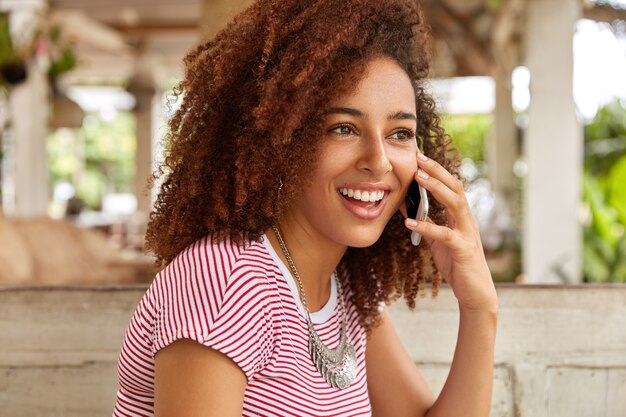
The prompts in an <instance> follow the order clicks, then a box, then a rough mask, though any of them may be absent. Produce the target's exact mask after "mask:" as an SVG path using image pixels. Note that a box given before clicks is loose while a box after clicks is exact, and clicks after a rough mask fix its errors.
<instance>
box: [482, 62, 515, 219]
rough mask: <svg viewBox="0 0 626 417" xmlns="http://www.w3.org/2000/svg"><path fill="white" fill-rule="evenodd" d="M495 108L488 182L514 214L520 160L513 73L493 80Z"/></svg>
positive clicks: (488, 146) (488, 150)
mask: <svg viewBox="0 0 626 417" xmlns="http://www.w3.org/2000/svg"><path fill="white" fill-rule="evenodd" d="M494 81H495V85H496V106H495V108H494V111H493V128H492V131H491V135H490V138H489V140H488V142H487V149H486V150H485V156H486V158H487V167H488V176H489V181H490V182H491V185H492V187H493V190H494V192H495V193H496V195H498V196H500V197H502V198H503V199H504V200H505V201H506V202H507V204H508V206H509V208H510V209H511V210H512V209H513V205H514V203H515V202H514V195H515V177H514V175H513V164H515V160H516V159H517V154H518V150H517V130H516V126H515V120H514V118H513V106H512V92H511V73H510V72H508V71H503V72H498V74H497V75H496V76H495V77H494Z"/></svg>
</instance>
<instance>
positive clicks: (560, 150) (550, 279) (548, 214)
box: [522, 0, 583, 283]
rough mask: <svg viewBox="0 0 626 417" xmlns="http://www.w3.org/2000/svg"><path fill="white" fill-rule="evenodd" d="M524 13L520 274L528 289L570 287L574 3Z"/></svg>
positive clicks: (577, 265) (574, 230)
mask: <svg viewBox="0 0 626 417" xmlns="http://www.w3.org/2000/svg"><path fill="white" fill-rule="evenodd" d="M527 7H528V9H527V22H526V24H527V26H526V61H527V66H528V68H529V70H530V74H531V81H530V95H531V103H530V107H529V109H528V116H529V125H528V128H527V131H526V135H525V143H524V154H525V157H526V161H527V163H528V176H527V177H526V183H525V190H524V202H523V205H524V217H525V218H524V225H523V242H522V255H523V261H522V262H523V273H524V276H525V281H526V282H527V283H563V282H569V283H575V282H579V281H580V280H581V246H582V230H581V227H580V226H579V223H578V217H577V213H578V207H579V201H580V196H581V173H582V162H583V136H582V127H581V125H580V123H579V122H578V120H577V118H576V113H575V104H574V96H573V91H572V90H573V51H572V48H573V33H574V25H575V23H576V21H577V20H578V19H579V18H580V16H581V3H580V1H579V0H529V1H528V3H527Z"/></svg>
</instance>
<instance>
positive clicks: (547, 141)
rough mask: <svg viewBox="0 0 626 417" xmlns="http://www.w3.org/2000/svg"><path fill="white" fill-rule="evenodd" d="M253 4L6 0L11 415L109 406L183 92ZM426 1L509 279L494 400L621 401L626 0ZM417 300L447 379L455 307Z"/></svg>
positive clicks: (497, 276) (470, 182) (453, 123)
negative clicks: (203, 53)
mask: <svg viewBox="0 0 626 417" xmlns="http://www.w3.org/2000/svg"><path fill="white" fill-rule="evenodd" d="M249 3H250V0H175V1H174V0H107V1H103V0H0V150H1V152H0V194H1V198H0V202H1V206H0V409H1V410H2V412H0V414H2V415H7V416H44V415H45V416H81V417H84V416H102V415H110V414H111V411H112V407H113V402H114V398H115V390H116V388H117V368H116V363H117V359H118V355H119V347H120V344H121V341H122V337H123V333H124V330H125V329H126V326H127V325H128V320H129V318H130V317H131V315H132V313H133V311H134V309H135V307H136V305H137V302H138V300H139V299H140V298H141V296H142V295H143V293H144V292H145V289H146V286H147V283H149V282H150V281H151V280H152V278H153V276H154V273H155V270H154V269H153V262H152V259H151V258H150V256H148V255H146V254H144V253H143V235H144V233H145V228H146V219H147V217H148V214H149V212H150V208H151V199H152V197H153V196H152V195H151V193H150V191H149V190H148V188H147V179H148V177H149V176H150V175H151V172H152V171H153V170H154V167H155V166H156V164H157V163H158V162H159V158H160V157H161V154H162V146H163V143H162V139H163V137H164V133H165V129H166V125H165V121H166V120H167V118H168V117H169V115H170V114H171V111H172V108H175V106H176V103H174V102H172V101H171V100H169V98H168V97H169V95H170V92H171V90H172V88H173V87H174V86H175V85H176V84H177V83H178V81H179V80H180V78H181V76H182V58H183V56H184V55H185V54H186V52H187V51H188V50H189V49H190V48H192V47H193V46H194V45H196V44H197V43H198V42H200V41H201V40H202V39H207V38H209V37H211V36H213V35H214V34H215V33H216V32H217V31H218V30H219V29H220V28H222V27H223V26H224V25H225V23H226V22H227V21H228V20H229V19H230V18H231V17H232V16H234V15H235V14H236V13H237V12H238V11H239V10H241V9H243V8H244V7H245V6H246V5H247V4H249ZM421 3H422V5H423V8H424V10H425V13H426V16H427V19H428V20H429V22H430V24H431V26H432V34H433V37H434V42H435V44H434V53H435V56H434V62H433V68H432V78H431V79H430V80H429V87H428V88H429V89H430V91H431V92H432V94H433V95H434V96H435V98H436V100H437V103H438V105H439V110H440V111H441V114H442V117H443V125H444V127H445V128H446V129H447V131H448V133H449V134H450V136H451V137H452V140H453V143H454V145H455V146H456V147H457V148H458V149H459V150H460V151H461V154H462V156H463V165H462V169H463V174H464V176H465V177H466V178H467V186H466V193H467V198H468V200H469V202H470V203H471V206H472V209H473V211H474V213H475V215H476V217H477V218H478V220H479V223H480V227H481V237H482V240H483V246H484V248H485V251H486V255H487V259H488V262H489V266H490V269H491V272H492V275H493V277H494V280H496V281H498V286H497V289H498V297H499V300H500V319H499V325H498V337H497V342H496V358H495V375H494V401H493V405H492V413H491V416H495V417H499V416H502V417H510V416H516V417H544V416H548V417H556V416H558V417H596V416H597V417H624V416H626V285H621V284H622V283H624V282H626V235H625V233H624V230H625V226H626V0H612V1H590V0H423V1H422V2H421ZM340 12H342V11H341V10H339V11H338V13H340ZM330 30H332V28H329V31H330ZM120 284H124V285H120ZM127 284H131V285H127ZM529 284H530V285H529ZM546 284H547V285H546ZM417 310H418V313H417V315H416V314H412V313H410V312H409V311H408V310H407V309H406V308H405V307H403V306H402V305H401V303H396V305H394V306H392V308H390V311H391V313H392V317H393V320H394V322H395V324H396V328H397V330H398V333H399V334H400V337H401V339H402V341H403V343H404V345H405V347H406V348H407V350H408V352H409V354H410V355H411V357H412V358H413V360H414V361H415V362H416V363H417V364H418V366H419V367H420V370H421V371H422V372H423V374H424V375H425V377H426V379H427V381H428V382H429V384H430V385H431V387H433V390H434V391H435V392H438V391H439V390H440V389H441V387H442V385H443V383H444V381H445V378H446V376H447V372H448V370H449V364H450V360H451V358H452V355H453V353H454V352H453V349H454V345H455V340H456V339H455V338H456V329H457V327H458V322H457V320H458V315H457V306H456V304H455V299H454V297H453V294H452V293H451V292H450V291H449V289H447V288H445V287H444V288H442V290H441V292H440V294H439V298H438V299H436V300H430V299H428V298H426V299H420V300H419V301H418V303H417Z"/></svg>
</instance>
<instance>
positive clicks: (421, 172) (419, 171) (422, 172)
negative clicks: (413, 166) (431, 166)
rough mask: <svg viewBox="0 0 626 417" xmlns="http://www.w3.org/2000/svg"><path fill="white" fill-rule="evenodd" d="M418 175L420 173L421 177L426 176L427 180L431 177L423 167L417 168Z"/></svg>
mask: <svg viewBox="0 0 626 417" xmlns="http://www.w3.org/2000/svg"><path fill="white" fill-rule="evenodd" d="M417 175H419V176H420V177H422V178H424V179H425V180H427V179H428V178H430V175H428V174H427V173H426V172H425V171H424V170H422V169H421V168H420V169H418V170H417Z"/></svg>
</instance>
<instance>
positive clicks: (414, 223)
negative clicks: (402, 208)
mask: <svg viewBox="0 0 626 417" xmlns="http://www.w3.org/2000/svg"><path fill="white" fill-rule="evenodd" d="M404 222H405V223H404V224H406V225H407V226H409V227H415V226H417V221H415V220H413V219H406V220H405V221H404Z"/></svg>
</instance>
